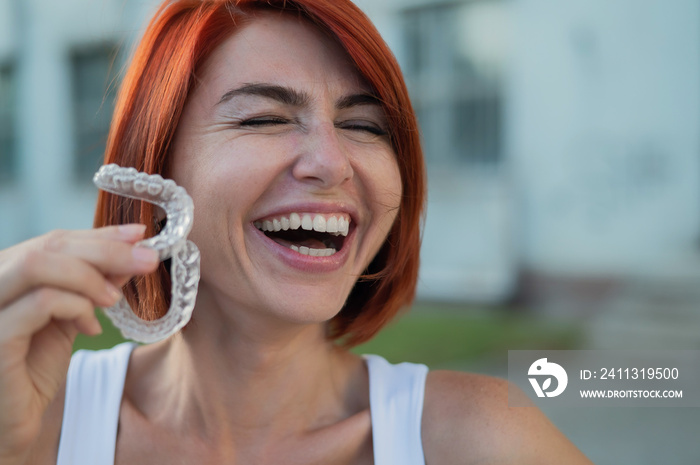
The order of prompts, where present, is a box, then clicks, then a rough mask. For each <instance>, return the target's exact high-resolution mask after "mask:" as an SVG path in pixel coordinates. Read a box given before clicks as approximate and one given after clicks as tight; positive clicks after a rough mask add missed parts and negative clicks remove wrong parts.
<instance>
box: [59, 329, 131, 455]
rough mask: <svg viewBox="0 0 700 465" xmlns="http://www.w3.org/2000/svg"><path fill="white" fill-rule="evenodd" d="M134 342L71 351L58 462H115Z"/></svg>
mask: <svg viewBox="0 0 700 465" xmlns="http://www.w3.org/2000/svg"><path fill="white" fill-rule="evenodd" d="M134 347H135V344H133V343H129V342H127V343H124V344H120V345H118V346H115V347H113V348H112V349H109V350H101V351H86V350H80V351H78V352H76V353H75V354H73V357H72V358H71V362H70V366H69V368H68V377H67V379H66V397H65V404H64V407H63V423H62V426H61V439H60V441H59V445H58V462H57V465H114V453H115V447H116V441H117V427H118V425H119V410H120V407H121V401H122V394H123V392H124V381H125V379H126V370H127V367H128V365H129V357H130V355H131V351H132V350H133V349H134Z"/></svg>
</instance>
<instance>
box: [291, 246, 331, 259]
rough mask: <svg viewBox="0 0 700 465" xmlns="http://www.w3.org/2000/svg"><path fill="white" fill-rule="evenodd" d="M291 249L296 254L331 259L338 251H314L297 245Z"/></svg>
mask: <svg viewBox="0 0 700 465" xmlns="http://www.w3.org/2000/svg"><path fill="white" fill-rule="evenodd" d="M289 248H290V249H292V250H293V251H295V252H299V253H300V254H302V255H310V256H312V257H330V256H331V255H333V254H334V253H335V252H336V250H335V249H333V248H329V249H312V248H310V247H306V246H303V245H302V246H301V247H298V246H296V245H290V246H289Z"/></svg>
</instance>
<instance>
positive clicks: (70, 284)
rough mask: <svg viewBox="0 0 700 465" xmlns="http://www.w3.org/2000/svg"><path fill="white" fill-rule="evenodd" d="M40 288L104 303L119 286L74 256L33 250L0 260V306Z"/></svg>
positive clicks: (113, 298) (108, 302) (116, 293)
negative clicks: (9, 259) (79, 295)
mask: <svg viewBox="0 0 700 465" xmlns="http://www.w3.org/2000/svg"><path fill="white" fill-rule="evenodd" d="M127 247H130V246H127ZM39 287H51V288H57V289H63V290H67V291H70V292H73V293H76V294H81V295H82V296H84V297H86V298H88V299H90V300H91V301H92V302H94V303H95V304H96V305H103V306H110V305H113V304H114V303H115V302H116V301H117V300H118V299H119V298H120V293H119V291H118V289H117V288H116V287H115V286H114V285H113V284H112V283H110V282H109V281H108V280H107V279H106V278H105V276H104V275H103V274H102V273H101V272H100V271H99V270H97V269H96V268H95V267H94V266H92V265H91V264H89V263H87V262H85V261H84V260H82V259H80V258H77V257H73V256H70V255H65V254H58V253H52V252H45V251H41V250H34V251H31V252H29V253H27V254H25V255H21V256H19V257H17V258H16V259H15V260H14V261H8V262H4V263H0V306H3V305H6V304H8V303H9V302H11V301H13V300H15V299H18V298H19V297H20V296H21V295H22V294H25V293H27V292H29V291H31V290H32V289H36V288H39Z"/></svg>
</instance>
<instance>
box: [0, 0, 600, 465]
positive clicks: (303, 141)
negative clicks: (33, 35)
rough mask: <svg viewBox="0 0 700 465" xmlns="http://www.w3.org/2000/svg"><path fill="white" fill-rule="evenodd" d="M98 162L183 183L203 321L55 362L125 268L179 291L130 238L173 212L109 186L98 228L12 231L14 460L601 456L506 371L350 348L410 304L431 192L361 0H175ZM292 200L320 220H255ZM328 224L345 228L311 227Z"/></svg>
mask: <svg viewBox="0 0 700 465" xmlns="http://www.w3.org/2000/svg"><path fill="white" fill-rule="evenodd" d="M106 161H107V162H109V163H112V162H114V163H118V164H119V165H121V166H133V167H135V168H137V169H138V170H141V171H147V172H149V173H160V174H163V175H164V176H166V177H170V178H172V179H174V180H175V181H176V182H177V183H178V184H180V185H181V186H183V187H185V188H186V189H187V191H188V193H189V194H190V195H191V196H192V198H193V200H194V205H195V218H196V220H195V223H194V227H193V229H192V233H191V234H190V236H189V238H190V239H191V240H192V241H193V242H194V243H196V244H197V246H198V247H199V249H200V251H201V281H200V284H199V292H198V296H197V303H196V307H195V312H194V317H193V320H192V322H191V323H190V324H189V325H188V326H187V327H186V328H185V330H184V331H183V332H181V333H179V334H177V335H176V336H173V337H171V338H169V339H167V340H165V341H163V342H160V343H156V344H152V345H147V346H141V347H137V348H134V347H133V346H132V345H123V346H119V347H118V348H117V349H114V350H112V351H108V352H102V353H98V354H97V355H95V354H93V355H84V356H82V357H83V358H82V359H81V360H83V362H80V364H78V363H77V362H76V363H75V364H74V365H72V366H71V375H70V377H69V381H68V383H66V373H67V367H68V362H69V358H70V351H71V346H72V343H73V340H74V338H75V336H76V334H77V333H78V332H83V333H85V334H96V333H98V332H99V331H100V328H99V323H98V322H97V320H96V319H95V316H94V311H93V307H94V306H109V305H112V304H114V303H115V302H116V300H117V299H118V298H119V292H118V291H117V288H119V287H122V286H125V285H126V283H127V282H128V281H129V279H130V278H132V277H133V276H139V279H136V280H133V281H131V282H130V284H129V285H128V286H125V287H124V292H125V294H126V295H127V296H128V297H129V299H130V301H131V304H132V307H133V308H135V309H136V311H137V312H138V313H139V314H140V315H141V316H142V317H144V318H151V319H153V318H157V317H159V316H161V315H162V314H163V313H164V312H165V311H166V310H167V307H168V296H167V295H166V292H165V291H164V289H167V288H168V286H167V283H168V279H169V278H168V273H167V269H166V268H165V267H164V266H160V267H159V265H158V258H157V256H156V254H155V253H153V251H151V250H147V249H145V248H140V247H134V246H133V244H135V243H136V242H137V241H139V240H140V239H142V238H143V237H144V234H147V235H152V234H155V233H156V232H157V230H156V228H157V227H158V224H159V222H161V220H162V218H160V217H159V214H158V212H156V211H155V209H154V208H153V207H152V206H151V205H149V204H145V203H144V204H141V203H139V202H125V201H124V199H123V198H120V197H117V196H113V195H108V194H101V195H100V199H99V201H98V208H97V214H96V226H98V228H97V229H94V230H91V231H75V232H67V231H62V232H53V233H50V234H48V235H46V236H43V237H40V238H36V239H33V240H30V241H28V242H26V243H22V244H19V245H18V246H15V247H13V248H11V249H8V250H5V251H3V252H2V253H1V255H0V263H2V265H0V278H1V279H0V354H1V355H0V462H1V463H3V464H8V465H10V464H11V465H14V464H55V463H59V464H63V463H71V464H74V465H77V464H82V463H85V464H88V463H89V464H91V465H101V464H102V463H104V464H107V463H110V464H111V463H116V464H141V463H143V464H159V463H164V464H165V463H167V464H171V463H193V464H194V463H196V464H201V463H217V464H218V463H256V464H258V463H259V464H264V463H274V464H281V463H283V464H361V463H362V464H364V463H377V464H414V463H415V464H419V463H420V464H422V463H429V464H455V463H460V464H462V463H499V464H500V463H519V464H520V463H538V464H543V463H571V464H575V463H589V462H588V461H587V460H586V459H585V457H583V456H582V454H581V453H580V452H578V451H577V450H576V448H575V447H574V446H573V445H571V444H570V443H569V442H568V441H567V440H566V439H565V438H564V437H563V436H562V435H561V434H560V433H558V432H557V431H556V429H555V428H554V427H553V426H552V425H551V424H550V423H549V422H548V421H547V420H546V419H545V418H544V417H543V415H542V414H541V413H539V412H538V411H537V410H536V409H534V408H508V406H507V387H506V384H505V382H504V381H500V380H496V379H492V378H488V377H482V376H476V375H470V374H464V373H453V372H433V373H429V374H427V377H426V373H425V372H426V370H425V368H424V367H421V366H415V365H409V364H404V365H399V366H395V367H391V366H389V365H388V364H386V363H385V362H384V361H383V360H380V359H377V358H372V357H370V358H368V359H367V360H365V359H363V358H360V357H357V356H355V355H353V354H351V353H350V352H348V351H347V347H350V346H352V345H355V344H358V343H360V342H363V341H365V340H367V339H369V338H370V337H372V336H373V335H374V334H375V333H376V332H377V331H378V330H379V329H380V328H381V327H382V326H383V325H384V324H385V323H386V322H387V321H389V320H390V319H391V318H392V317H393V316H394V315H395V314H396V312H397V311H398V310H399V308H401V307H402V306H405V305H407V304H409V303H410V302H411V300H412V297H413V294H414V289H415V282H416V276H417V266H418V247H419V223H420V219H421V209H422V205H423V199H424V185H423V164H422V160H421V153H420V148H419V143H418V132H417V127H416V123H415V118H414V115H413V112H412V109H411V106H410V102H409V100H408V96H407V92H406V89H405V85H404V83H403V80H402V78H401V76H400V72H399V69H398V66H397V65H396V63H395V61H394V59H393V57H392V56H391V53H390V52H389V50H388V49H387V47H386V46H385V45H384V43H383V42H382V41H381V39H380V38H379V36H378V34H377V32H376V30H375V29H374V28H373V26H372V25H371V24H370V23H369V21H368V20H367V18H366V17H365V16H364V15H362V13H360V12H359V10H357V9H356V7H354V6H353V5H352V4H350V3H349V2H347V1H340V0H334V1H332V2H330V1H326V0H299V1H286V2H285V1H283V0H280V1H264V2H263V1H244V0H240V1H237V2H234V1H228V2H225V1H184V0H183V1H170V2H166V3H165V4H164V5H163V6H162V7H161V9H160V10H159V12H158V14H157V15H156V17H155V18H154V20H153V21H152V23H151V25H150V26H149V28H148V30H147V32H146V35H145V37H144V38H143V40H142V42H141V43H140V46H139V48H138V50H137V52H136V55H135V57H134V59H133V63H132V65H131V67H130V69H129V71H128V73H127V75H126V77H125V79H124V82H123V85H122V89H121V92H120V95H119V100H118V104H117V109H116V112H115V116H114V121H113V125H112V130H111V134H110V138H109V141H108V147H107V153H106ZM333 218H335V219H333ZM295 221H300V222H310V224H312V225H314V229H318V230H320V231H314V232H311V231H306V230H305V229H304V228H300V229H296V230H294V228H291V227H290V228H288V230H287V231H285V230H284V228H282V227H281V228H279V229H281V230H277V231H276V229H278V228H276V227H273V228H272V230H270V229H271V228H269V227H267V226H266V223H267V222H269V223H270V224H273V225H274V224H275V222H279V223H280V224H285V223H289V222H295ZM334 221H335V222H338V223H343V222H344V223H345V224H346V226H344V228H346V230H345V231H344V233H345V234H346V235H344V234H340V233H338V234H329V233H328V232H326V233H323V232H322V230H323V229H324V228H317V227H316V223H318V222H323V223H324V224H328V223H333V222H334ZM138 223H142V224H145V225H146V226H142V225H140V224H138ZM116 224H126V226H121V227H118V226H106V225H116ZM103 226H106V227H103ZM145 229H147V230H148V231H147V232H145V231H144V230H145ZM326 229H327V228H326ZM338 229H340V227H338ZM312 249H316V251H315V252H311V250H312ZM320 251H322V252H320ZM156 270H157V271H156ZM153 271H156V273H152V274H148V273H151V272H153ZM143 275H147V276H145V277H143ZM78 365H79V368H74V367H76V366H78ZM91 367H92V368H91ZM120 370H121V371H120ZM370 404H371V405H370Z"/></svg>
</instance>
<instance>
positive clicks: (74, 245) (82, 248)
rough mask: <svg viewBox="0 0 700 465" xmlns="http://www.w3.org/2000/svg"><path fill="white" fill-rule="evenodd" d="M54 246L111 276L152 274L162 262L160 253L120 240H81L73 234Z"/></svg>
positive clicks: (56, 250) (55, 250)
mask: <svg viewBox="0 0 700 465" xmlns="http://www.w3.org/2000/svg"><path fill="white" fill-rule="evenodd" d="M52 247H54V249H53V250H52V251H53V252H59V253H62V254H66V255H70V256H73V257H77V258H79V259H82V260H84V261H86V262H88V263H90V264H91V265H93V266H94V267H95V268H97V269H98V270H99V271H100V272H102V274H104V275H110V276H114V275H128V276H133V275H136V274H144V273H150V272H151V271H153V270H155V268H156V266H157V265H158V263H159V262H160V258H159V257H158V252H156V251H154V250H152V249H148V248H145V247H137V246H134V245H132V244H127V243H124V242H119V241H106V240H96V239H87V240H80V239H76V238H75V237H73V236H71V237H67V238H65V239H63V240H62V241H61V242H60V244H58V243H56V244H53V245H52Z"/></svg>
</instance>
